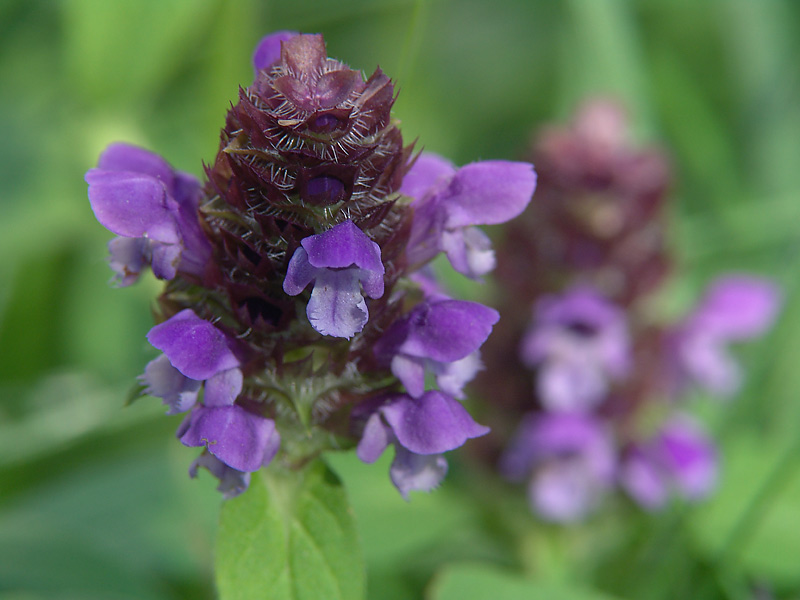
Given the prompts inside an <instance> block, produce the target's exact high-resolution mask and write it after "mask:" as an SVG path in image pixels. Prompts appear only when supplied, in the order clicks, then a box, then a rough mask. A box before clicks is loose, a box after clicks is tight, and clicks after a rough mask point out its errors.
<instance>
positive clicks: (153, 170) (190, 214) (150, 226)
mask: <svg viewBox="0 0 800 600" xmlns="http://www.w3.org/2000/svg"><path fill="white" fill-rule="evenodd" d="M86 182H87V183H88V184H89V201H90V202H91V205H92V210H93V211H94V214H95V216H96V217H97V220H98V221H100V223H101V224H102V225H103V226H104V227H106V229H108V230H110V231H112V232H113V233H116V234H117V235H119V236H121V237H120V238H117V239H114V240H112V241H111V242H110V243H109V251H110V253H111V261H110V263H111V267H112V268H113V269H114V271H115V272H116V273H117V278H118V280H119V282H120V284H121V285H129V284H131V283H133V282H134V281H136V279H137V277H138V275H139V273H140V271H141V269H142V267H143V266H144V265H145V264H149V265H151V267H152V269H153V273H154V274H155V275H156V277H158V278H160V279H173V278H174V277H175V274H176V273H177V271H178V270H180V271H182V272H184V273H187V274H191V275H194V276H201V275H202V273H203V270H204V268H205V265H206V261H207V260H208V257H209V256H210V253H211V250H210V246H209V244H208V241H207V240H206V239H205V237H204V236H203V233H202V231H201V229H200V225H199V223H198V220H197V207H198V204H199V200H200V191H201V190H200V182H199V181H198V180H197V179H196V178H195V177H193V176H192V175H189V174H188V173H182V172H179V171H175V170H174V169H173V168H172V167H171V166H170V165H169V164H168V163H167V162H166V161H165V160H164V159H162V158H161V157H160V156H158V155H156V154H153V153H152V152H148V151H147V150H143V149H141V148H136V147H135V146H129V145H126V144H112V145H111V146H109V147H108V149H106V151H105V152H103V154H102V155H101V156H100V160H99V161H98V164H97V168H96V169H90V170H89V171H88V172H87V173H86Z"/></svg>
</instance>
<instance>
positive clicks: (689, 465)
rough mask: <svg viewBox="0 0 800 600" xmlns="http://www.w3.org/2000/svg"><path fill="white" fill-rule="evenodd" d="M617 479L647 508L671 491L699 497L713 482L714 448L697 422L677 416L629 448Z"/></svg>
mask: <svg viewBox="0 0 800 600" xmlns="http://www.w3.org/2000/svg"><path fill="white" fill-rule="evenodd" d="M620 479H621V482H622V485H623V487H624V488H625V489H626V490H627V492H628V494H630V496H631V497H632V498H633V499H634V500H635V501H636V502H637V503H638V504H639V505H640V506H642V507H643V508H646V509H648V510H655V509H658V508H661V507H662V506H664V505H665V504H666V502H667V501H668V500H669V498H670V496H672V495H678V496H681V497H683V498H685V499H687V500H700V499H702V498H705V497H706V496H708V494H709V493H711V491H712V490H713V488H714V485H715V484H716V480H717V453H716V449H715V448H714V445H713V443H712V442H711V440H709V439H708V437H706V435H705V433H704V432H703V431H702V430H701V429H700V428H699V426H698V425H697V424H696V423H694V422H693V421H692V420H690V419H689V418H688V417H686V416H680V417H677V418H674V419H672V420H671V421H669V422H667V423H665V424H664V425H663V426H662V428H661V431H660V432H659V433H658V435H656V436H655V437H654V438H653V439H651V440H648V441H646V442H643V443H639V444H635V445H633V446H632V447H631V448H629V450H628V452H627V456H626V457H625V458H624V459H623V463H622V466H621V469H620Z"/></svg>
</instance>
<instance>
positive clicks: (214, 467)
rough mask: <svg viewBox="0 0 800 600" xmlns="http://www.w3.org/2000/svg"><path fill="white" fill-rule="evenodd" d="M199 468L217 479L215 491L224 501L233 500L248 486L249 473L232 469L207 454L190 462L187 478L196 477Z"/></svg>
mask: <svg viewBox="0 0 800 600" xmlns="http://www.w3.org/2000/svg"><path fill="white" fill-rule="evenodd" d="M200 467H203V468H204V469H208V471H209V472H210V473H211V474H212V475H213V476H214V477H216V478H217V479H219V486H217V491H218V492H221V493H222V497H223V498H225V499H230V498H235V497H236V496H238V495H239V494H241V493H242V492H244V491H245V490H246V489H247V488H248V487H249V485H250V473H243V472H242V471H237V470H236V469H232V468H231V467H229V466H228V465H226V464H225V463H224V462H222V461H221V460H220V459H218V458H217V457H215V456H213V455H211V454H209V453H208V452H203V453H202V454H201V455H200V456H198V457H197V458H196V459H195V460H194V462H192V464H191V465H190V466H189V477H191V478H192V479H194V478H195V477H197V469H198V468H200Z"/></svg>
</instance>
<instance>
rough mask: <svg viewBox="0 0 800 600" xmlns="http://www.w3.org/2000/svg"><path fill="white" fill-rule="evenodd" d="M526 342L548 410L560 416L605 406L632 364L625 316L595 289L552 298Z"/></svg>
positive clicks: (523, 351)
mask: <svg viewBox="0 0 800 600" xmlns="http://www.w3.org/2000/svg"><path fill="white" fill-rule="evenodd" d="M534 318H535V321H534V324H533V327H532V328H531V329H530V331H529V332H528V333H527V335H526V336H525V338H524V339H523V340H522V345H521V348H520V355H521V358H522V360H523V362H524V363H525V364H527V365H528V366H530V367H538V369H539V372H538V376H537V379H536V382H537V386H538V395H539V398H540V400H541V402H542V404H543V405H544V406H545V407H546V408H548V409H550V410H555V411H573V410H578V411H585V410H588V409H591V408H592V407H594V406H595V405H596V404H597V403H598V402H600V401H602V399H603V398H604V396H605V394H606V392H607V390H608V384H609V381H611V380H614V379H618V378H621V377H624V376H625V375H626V374H627V373H628V371H629V369H630V362H631V348H630V339H629V335H628V329H627V325H626V323H625V315H624V313H623V312H622V310H620V309H619V308H617V307H616V306H614V305H613V304H611V303H610V302H608V301H607V300H606V299H605V298H603V297H602V296H600V295H599V294H598V293H596V292H595V291H593V290H591V289H589V288H575V289H573V290H572V291H569V292H567V293H565V294H564V295H562V296H547V297H544V298H542V299H541V300H540V301H539V302H538V303H537V305H536V309H535V314H534Z"/></svg>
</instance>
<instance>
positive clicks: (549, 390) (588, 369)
mask: <svg viewBox="0 0 800 600" xmlns="http://www.w3.org/2000/svg"><path fill="white" fill-rule="evenodd" d="M536 390H537V392H538V395H539V398H540V399H541V401H542V404H543V405H544V406H545V408H547V409H548V410H552V411H564V412H572V411H580V412H586V411H589V410H591V409H593V408H594V407H596V406H597V405H598V404H599V403H600V402H601V401H602V400H603V399H604V397H605V394H606V392H607V391H608V381H607V379H606V377H605V376H604V375H603V373H602V371H601V370H600V369H598V368H597V367H596V366H595V365H593V364H591V363H582V362H579V361H574V360H572V361H568V360H563V361H553V362H552V364H551V363H545V364H544V366H543V367H542V368H541V369H540V370H539V374H538V377H537V378H536Z"/></svg>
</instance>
